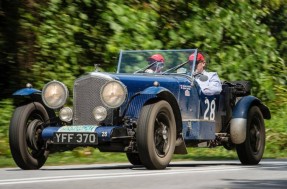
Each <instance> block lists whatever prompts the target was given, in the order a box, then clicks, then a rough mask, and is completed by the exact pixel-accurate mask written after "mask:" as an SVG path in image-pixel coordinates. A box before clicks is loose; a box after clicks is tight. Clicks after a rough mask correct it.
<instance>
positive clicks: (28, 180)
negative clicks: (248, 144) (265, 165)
mask: <svg viewBox="0 0 287 189" xmlns="http://www.w3.org/2000/svg"><path fill="white" fill-rule="evenodd" d="M252 168H255V167H254V166H250V167H244V168H242V167H241V168H228V167H222V168H206V167H205V168H200V169H195V168H192V169H184V170H161V171H149V170H146V171H137V172H136V171H135V172H128V173H106V174H87V175H71V176H53V177H38V178H22V179H6V180H0V186H1V185H15V184H30V183H41V182H59V181H62V182H65V181H78V180H95V179H109V178H124V177H143V176H157V175H171V174H187V173H188V174H191V173H198V172H221V171H239V170H242V169H252Z"/></svg>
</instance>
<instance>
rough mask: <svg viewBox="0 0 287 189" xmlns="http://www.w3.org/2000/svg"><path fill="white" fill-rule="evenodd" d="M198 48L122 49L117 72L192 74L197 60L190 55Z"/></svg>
mask: <svg viewBox="0 0 287 189" xmlns="http://www.w3.org/2000/svg"><path fill="white" fill-rule="evenodd" d="M193 53H195V54H196V53H197V49H183V50H122V51H121V52H120V56H119V62H118V69H117V73H133V74H138V73H149V74H170V73H179V74H190V73H191V72H192V71H193V70H194V63H195V62H188V57H189V56H190V55H191V54H193Z"/></svg>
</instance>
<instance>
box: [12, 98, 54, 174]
mask: <svg viewBox="0 0 287 189" xmlns="http://www.w3.org/2000/svg"><path fill="white" fill-rule="evenodd" d="M45 120H49V116H48V113H47V111H46V110H45V108H44V107H43V105H42V104H40V103H38V102H34V103H29V104H27V105H24V106H20V107H17V108H16V109H15V111H14V114H13V116H12V118H11V122H10V128H9V144H10V149H11V153H12V157H13V159H14V161H15V163H16V164H17V165H18V166H19V167H20V168H21V169H25V170H30V169H39V168H41V167H42V166H43V165H44V163H45V162H46V160H47V157H48V151H46V150H45V142H44V141H43V140H42V137H41V132H42V130H43V123H44V122H45Z"/></svg>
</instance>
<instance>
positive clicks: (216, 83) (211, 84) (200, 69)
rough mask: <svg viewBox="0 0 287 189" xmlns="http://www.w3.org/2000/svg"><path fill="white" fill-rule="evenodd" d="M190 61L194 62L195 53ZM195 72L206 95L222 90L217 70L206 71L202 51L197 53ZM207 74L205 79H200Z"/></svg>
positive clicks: (196, 78) (197, 80)
mask: <svg viewBox="0 0 287 189" xmlns="http://www.w3.org/2000/svg"><path fill="white" fill-rule="evenodd" d="M188 60H189V63H190V64H192V63H193V60H194V53H193V54H191V55H190V56H189V58H188ZM195 66H196V67H195V72H194V73H193V76H194V77H195V80H196V82H197V83H198V85H199V86H200V88H201V91H202V92H203V94H205V95H216V94H219V93H220V92H221V91H222V85H221V82H220V79H219V77H218V75H217V73H216V72H207V71H205V69H204V68H205V66H206V61H205V58H204V56H203V55H202V54H201V53H197V58H196V63H195ZM202 75H203V76H205V79H200V76H202Z"/></svg>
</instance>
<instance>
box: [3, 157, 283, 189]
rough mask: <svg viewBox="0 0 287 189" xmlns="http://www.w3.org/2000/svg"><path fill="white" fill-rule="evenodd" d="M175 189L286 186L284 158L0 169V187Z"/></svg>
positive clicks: (272, 187) (31, 188)
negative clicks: (160, 166) (251, 162)
mask: <svg viewBox="0 0 287 189" xmlns="http://www.w3.org/2000/svg"><path fill="white" fill-rule="evenodd" d="M10 188H21V189H24V188H29V189H46V188H47V189H72V188H77V189H86V188H87V189H88V188H89V189H101V188H104V189H112V188H116V189H123V188H124V189H141V188H143V189H148V188H158V189H177V188H180V189H182V188H188V189H194V188H235V189H237V188H238V189H242V188H244V189H246V188H260V189H266V188H268V189H269V188H271V189H274V188H285V189H286V188H287V160H262V161H261V163H260V165H257V166H243V165H241V164H240V162H239V161H188V162H187V161H185V162H172V163H171V164H170V166H169V167H168V168H167V169H165V170H156V171H151V170H146V169H145V168H144V167H135V166H131V165H130V164H128V163H126V164H94V165H74V166H45V167H43V168H42V169H40V170H32V171H23V170H21V169H19V168H4V169H0V189H10Z"/></svg>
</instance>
